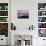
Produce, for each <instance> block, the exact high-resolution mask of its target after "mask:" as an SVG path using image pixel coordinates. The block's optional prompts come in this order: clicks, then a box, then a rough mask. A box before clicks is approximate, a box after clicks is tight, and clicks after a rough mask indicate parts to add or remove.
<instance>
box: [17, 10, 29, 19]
mask: <svg viewBox="0 0 46 46" xmlns="http://www.w3.org/2000/svg"><path fill="white" fill-rule="evenodd" d="M17 18H19V19H22V18H24V19H28V18H29V10H17Z"/></svg>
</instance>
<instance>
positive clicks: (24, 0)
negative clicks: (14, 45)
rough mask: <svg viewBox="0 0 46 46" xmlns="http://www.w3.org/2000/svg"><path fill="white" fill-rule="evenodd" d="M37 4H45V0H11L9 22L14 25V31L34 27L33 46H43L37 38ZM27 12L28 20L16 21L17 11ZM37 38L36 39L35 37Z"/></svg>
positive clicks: (41, 40)
mask: <svg viewBox="0 0 46 46" xmlns="http://www.w3.org/2000/svg"><path fill="white" fill-rule="evenodd" d="M38 3H46V0H11V22H12V23H14V25H16V29H17V30H16V31H17V32H19V30H23V32H24V31H25V30H28V29H29V26H31V25H34V27H35V29H34V31H33V32H35V33H33V36H34V37H33V39H32V41H33V43H32V44H33V46H44V43H43V38H39V37H38V29H37V28H38V18H37V17H38ZM21 9H22V10H23V9H24V10H25V9H26V10H27V9H28V10H29V19H18V18H17V10H21ZM25 33H26V32H25ZM36 36H37V37H36Z"/></svg>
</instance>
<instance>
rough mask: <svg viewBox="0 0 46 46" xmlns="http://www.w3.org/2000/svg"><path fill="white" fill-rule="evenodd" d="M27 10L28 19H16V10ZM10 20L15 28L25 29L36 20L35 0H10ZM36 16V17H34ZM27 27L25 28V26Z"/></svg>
mask: <svg viewBox="0 0 46 46" xmlns="http://www.w3.org/2000/svg"><path fill="white" fill-rule="evenodd" d="M21 9H27V10H29V19H18V18H17V10H21ZM11 16H12V17H11V20H12V21H11V22H13V23H14V24H15V25H16V28H17V29H21V30H22V29H23V30H24V29H27V28H29V26H31V25H32V24H34V25H35V22H36V21H37V2H35V1H31V0H12V1H11ZM35 18H36V19H35ZM36 23H37V22H36ZM26 27H27V28H26Z"/></svg>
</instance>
